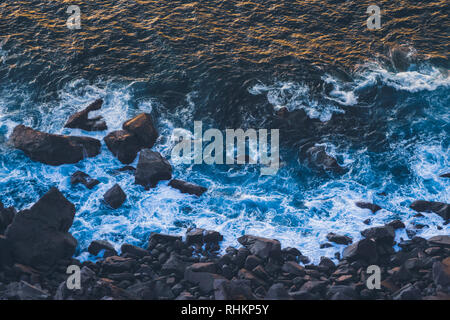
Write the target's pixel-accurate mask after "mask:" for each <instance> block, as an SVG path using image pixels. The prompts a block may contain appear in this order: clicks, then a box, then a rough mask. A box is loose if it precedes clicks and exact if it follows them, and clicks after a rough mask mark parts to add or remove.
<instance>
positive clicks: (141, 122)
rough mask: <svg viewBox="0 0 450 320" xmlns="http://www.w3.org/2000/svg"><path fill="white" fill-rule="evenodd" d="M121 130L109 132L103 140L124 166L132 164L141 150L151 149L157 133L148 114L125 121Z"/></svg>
mask: <svg viewBox="0 0 450 320" xmlns="http://www.w3.org/2000/svg"><path fill="white" fill-rule="evenodd" d="M122 128H123V130H117V131H113V132H110V133H109V134H108V135H107V136H106V137H105V138H104V139H103V140H104V141H105V143H106V146H107V147H108V149H109V150H110V151H111V152H112V153H113V154H114V156H116V157H117V158H118V159H119V161H120V162H122V163H124V164H129V163H131V162H133V161H134V159H136V156H137V154H138V152H139V151H140V150H141V149H144V148H151V147H153V145H154V144H155V142H156V139H157V138H158V131H157V130H156V128H155V126H154V125H153V120H152V117H151V115H150V114H149V113H141V114H139V115H138V116H136V117H134V118H133V119H130V120H128V121H126V122H125V123H124V124H123V125H122Z"/></svg>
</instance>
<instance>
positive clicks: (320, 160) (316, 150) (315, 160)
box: [306, 146, 346, 174]
mask: <svg viewBox="0 0 450 320" xmlns="http://www.w3.org/2000/svg"><path fill="white" fill-rule="evenodd" d="M306 156H307V158H308V160H309V162H310V163H311V164H312V165H313V166H314V167H315V168H316V169H320V170H324V171H331V172H334V173H339V174H342V173H344V172H345V171H346V170H345V168H343V167H341V166H340V165H339V163H338V162H337V160H336V159H335V158H333V157H332V156H330V155H329V154H327V152H326V151H325V147H324V146H314V147H311V148H309V149H308V150H306Z"/></svg>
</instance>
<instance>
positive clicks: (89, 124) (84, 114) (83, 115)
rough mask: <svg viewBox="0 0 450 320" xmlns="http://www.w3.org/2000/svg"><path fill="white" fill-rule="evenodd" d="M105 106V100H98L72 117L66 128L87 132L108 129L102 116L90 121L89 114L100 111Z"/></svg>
mask: <svg viewBox="0 0 450 320" xmlns="http://www.w3.org/2000/svg"><path fill="white" fill-rule="evenodd" d="M102 105H103V100H102V99H98V100H95V101H94V102H93V103H91V104H90V105H89V106H88V107H87V108H85V109H84V110H82V111H80V112H77V113H75V114H73V115H71V116H70V118H69V120H67V122H66V124H65V125H64V127H65V128H78V129H82V130H86V131H103V130H106V129H107V128H108V127H107V126H106V122H105V120H103V117H102V116H97V117H95V118H91V119H89V112H91V111H95V110H99V109H100V108H101V107H102Z"/></svg>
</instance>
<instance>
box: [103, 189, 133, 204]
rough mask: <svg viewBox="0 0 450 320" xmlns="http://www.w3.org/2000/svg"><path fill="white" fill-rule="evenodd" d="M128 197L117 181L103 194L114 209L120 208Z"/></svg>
mask: <svg viewBox="0 0 450 320" xmlns="http://www.w3.org/2000/svg"><path fill="white" fill-rule="evenodd" d="M126 199H127V195H126V194H125V192H124V191H123V190H122V188H121V187H120V186H119V185H118V184H117V183H116V184H115V185H114V186H112V188H111V189H109V190H108V191H106V193H105V194H104V195H103V200H104V201H105V202H106V203H107V204H108V205H109V206H110V207H111V208H113V209H117V208H119V207H120V206H121V205H122V204H123V203H124V202H125V200H126Z"/></svg>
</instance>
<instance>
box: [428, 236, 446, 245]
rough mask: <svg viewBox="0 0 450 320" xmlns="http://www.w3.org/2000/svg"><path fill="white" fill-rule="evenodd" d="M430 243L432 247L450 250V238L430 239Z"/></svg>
mask: <svg viewBox="0 0 450 320" xmlns="http://www.w3.org/2000/svg"><path fill="white" fill-rule="evenodd" d="M428 242H429V243H430V244H432V245H437V246H442V247H446V248H450V236H435V237H432V238H430V239H428Z"/></svg>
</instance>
